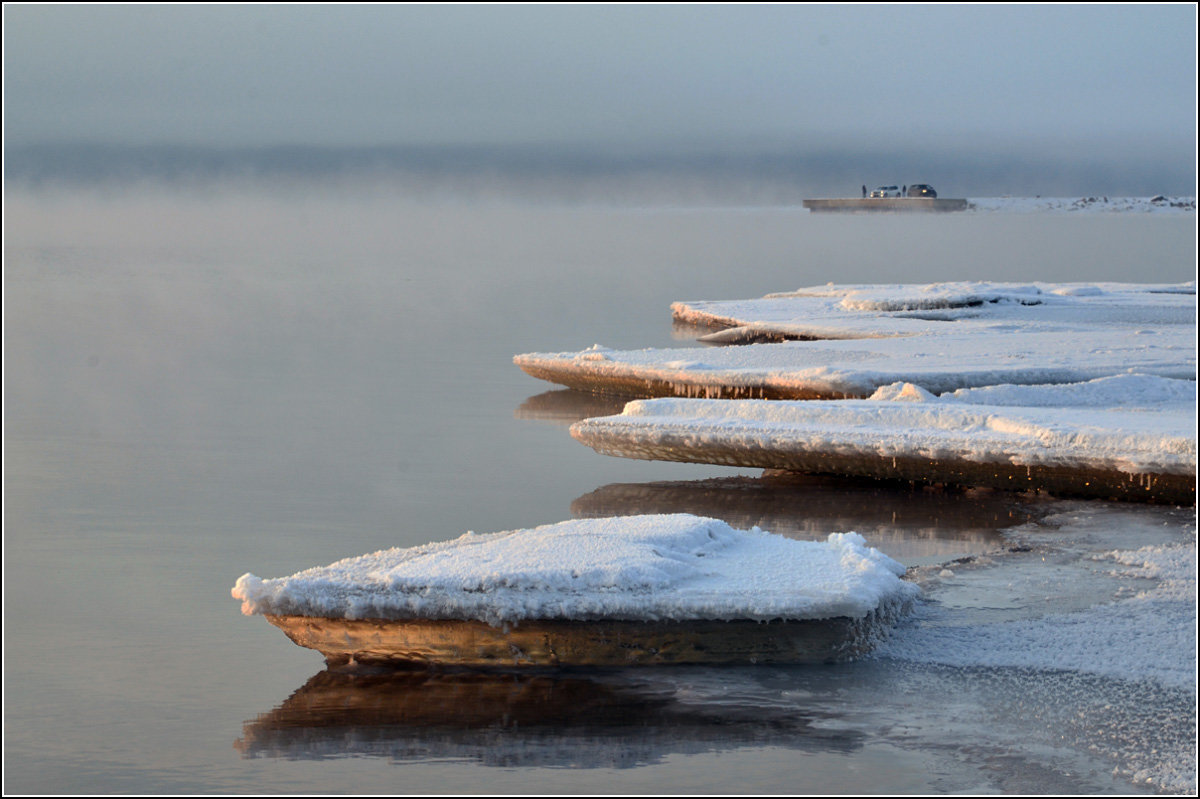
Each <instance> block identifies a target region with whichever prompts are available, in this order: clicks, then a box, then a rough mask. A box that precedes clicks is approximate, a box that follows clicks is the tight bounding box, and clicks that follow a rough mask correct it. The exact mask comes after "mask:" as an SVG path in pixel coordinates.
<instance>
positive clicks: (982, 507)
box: [571, 472, 1038, 565]
mask: <svg viewBox="0 0 1200 799" xmlns="http://www.w3.org/2000/svg"><path fill="white" fill-rule="evenodd" d="M1037 507H1038V503H1037V501H1036V500H1035V499H1033V498H1030V497H1023V496H1020V495H1014V494H1009V493H1006V492H1000V491H988V490H981V489H970V490H950V489H946V490H941V489H932V488H921V487H910V486H907V485H905V484H902V483H894V482H885V481H878V480H860V479H853V478H839V477H824V476H815V475H801V474H791V473H787V472H766V473H764V474H763V476H762V477H758V478H754V477H729V478H719V479H711V480H696V481H689V482H658V483H615V484H612V485H607V486H604V487H602V488H599V489H597V490H595V491H593V492H591V493H590V494H585V495H584V496H582V497H579V498H577V499H576V500H575V501H574V502H572V503H571V513H572V514H573V515H575V516H576V517H595V516H628V515H636V514H643V513H693V514H696V515H698V516H711V517H714V518H717V519H721V520H722V521H725V522H727V523H729V524H730V525H732V526H734V527H739V528H743V529H748V528H750V527H753V526H758V527H761V528H763V529H764V530H770V531H771V532H773V533H779V534H781V535H785V536H788V537H790V538H798V539H805V540H818V539H824V538H825V537H827V536H828V535H829V533H831V532H844V531H848V530H854V531H856V532H858V533H861V534H862V535H863V536H864V537H865V538H866V539H867V540H868V541H869V542H870V543H871V545H872V546H876V547H879V548H880V549H881V550H883V551H884V552H886V553H887V554H888V555H890V556H891V557H893V558H896V559H897V560H899V561H901V562H902V563H905V564H906V565H919V564H925V563H927V562H928V561H931V560H933V561H937V560H943V559H947V558H953V557H961V556H964V555H969V554H975V553H979V552H986V551H990V550H994V549H996V548H997V547H1000V546H1002V545H1003V541H1004V540H1003V537H1002V535H1001V532H1000V531H1001V530H1003V529H1005V528H1009V527H1013V526H1015V525H1018V524H1024V523H1026V522H1029V521H1031V520H1033V519H1034V518H1035V517H1036V516H1037V513H1038V512H1037Z"/></svg>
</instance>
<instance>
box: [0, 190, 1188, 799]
mask: <svg viewBox="0 0 1200 799" xmlns="http://www.w3.org/2000/svg"><path fill="white" fill-rule="evenodd" d="M6 216H7V219H6V230H5V274H4V317H5V323H4V325H5V351H4V356H5V357H4V378H5V379H4V384H5V419H4V424H5V431H4V447H5V452H4V456H5V466H4V473H5V474H4V490H5V509H4V513H5V519H4V522H5V558H4V561H5V580H4V584H5V588H4V592H5V682H6V685H5V687H6V697H5V785H6V789H7V790H9V791H12V792H15V793H76V792H102V793H111V792H133V793H183V792H238V793H244V792H252V793H263V792H266V793H275V792H287V793H295V792H304V793H308V792H321V791H325V792H360V791H361V792H368V791H380V792H382V791H388V792H394V791H396V790H400V789H402V790H403V791H404V792H406V793H422V792H438V793H441V792H463V793H480V792H483V793H488V792H520V793H544V792H563V793H567V792H579V791H589V792H654V793H661V792H679V793H687V792H713V791H715V792H782V793H793V792H812V793H819V792H865V793H897V792H924V791H952V790H958V791H971V790H1007V791H1036V792H1105V791H1110V792H1118V793H1120V792H1128V791H1130V790H1135V789H1138V790H1151V789H1152V788H1153V785H1151V786H1149V787H1147V786H1146V785H1145V784H1144V783H1139V784H1137V785H1135V784H1134V783H1133V782H1131V781H1130V779H1131V777H1129V776H1128V775H1126V774H1125V773H1124V772H1122V771H1121V769H1122V768H1123V763H1128V762H1133V761H1134V760H1135V759H1136V758H1134V757H1133V756H1132V755H1129V754H1128V753H1127V752H1126V754H1124V755H1122V754H1120V753H1119V752H1118V753H1117V754H1112V753H1111V752H1110V751H1109V750H1101V751H1099V752H1097V751H1093V750H1092V749H1089V746H1090V745H1091V744H1092V743H1094V741H1093V739H1092V738H1091V737H1089V736H1091V735H1093V733H1095V730H1094V729H1092V728H1089V727H1087V726H1086V725H1084V726H1083V727H1079V729H1078V730H1076V732H1073V733H1071V734H1072V735H1074V736H1075V737H1074V738H1071V739H1070V740H1068V741H1066V742H1064V741H1063V740H1062V739H1056V740H1051V739H1050V738H1049V737H1047V736H1046V735H1045V734H1044V730H1045V729H1048V728H1049V727H1050V726H1053V725H1059V724H1062V723H1066V722H1067V721H1070V720H1071V719H1073V718H1078V717H1079V716H1078V714H1079V713H1080V712H1084V711H1087V710H1088V709H1089V708H1092V707H1093V704H1094V703H1095V702H1096V701H1098V700H1097V699H1096V697H1100V698H1104V697H1106V696H1108V697H1110V698H1111V696H1116V695H1120V696H1125V695H1127V694H1123V693H1121V692H1122V691H1124V690H1126V688H1123V687H1122V685H1124V684H1116V683H1114V681H1113V680H1112V679H1111V678H1107V677H1102V676H1096V675H1088V674H1078V675H1067V676H1061V677H1060V676H1055V675H1052V674H1039V675H1036V677H1035V678H1033V679H1030V678H1029V677H1028V675H1024V674H1021V673H1018V672H1015V671H1013V670H1011V669H1004V668H993V667H983V666H980V667H978V668H975V669H970V668H962V667H947V666H930V665H923V664H919V663H918V664H913V663H910V662H905V661H897V660H874V661H865V662H861V663H856V664H846V665H842V666H831V667H812V668H795V669H788V668H783V669H776V668H772V669H733V670H705V669H681V670H667V671H663V672H633V673H626V672H620V673H616V674H612V673H606V674H587V673H584V674H570V675H558V676H555V675H537V676H527V675H526V676H522V675H490V676H486V677H480V676H478V675H476V676H471V675H435V676H432V677H431V676H430V675H422V674H418V675H412V674H401V675H346V674H339V673H328V672H325V671H324V668H323V663H322V661H321V659H320V657H319V656H318V655H316V654H315V653H313V652H310V651H308V650H302V649H300V648H298V647H296V646H294V645H293V644H291V643H290V642H289V641H287V640H286V639H285V638H283V636H281V635H279V634H278V632H277V631H276V630H275V629H274V628H272V627H270V626H269V625H267V624H266V623H265V622H264V621H263V620H261V619H257V618H244V617H242V616H241V615H240V614H239V612H238V603H237V602H236V601H234V600H233V599H231V598H230V596H229V589H230V587H231V586H232V585H233V583H234V581H235V580H236V579H237V577H238V576H239V575H241V574H242V573H244V572H248V571H249V572H254V573H256V574H260V575H263V576H268V577H269V576H284V575H287V574H291V573H293V572H295V571H298V570H300V569H304V568H307V567H309V566H315V565H323V564H326V563H329V562H331V561H334V560H337V559H340V558H343V557H348V556H353V555H359V554H362V553H366V552H370V551H374V550H377V549H381V548H385V547H391V546H412V545H416V544H421V543H426V542H429V541H435V540H445V539H449V538H453V537H456V536H458V535H460V534H461V533H463V532H465V531H467V530H475V531H477V532H490V531H498V530H506V529H515V528H521V527H529V526H534V525H538V524H545V523H551V522H556V521H561V520H563V519H567V518H571V517H573V516H590V515H599V514H603V515H620V514H628V513H647V512H655V513H657V512H677V511H685V510H690V511H692V512H700V513H703V514H709V515H714V516H720V517H722V518H727V519H728V520H729V521H731V522H733V523H735V524H736V525H738V526H750V525H755V524H757V525H760V526H763V527H765V528H767V529H778V530H779V531H780V532H783V533H785V534H788V535H793V536H797V537H805V538H818V537H823V535H824V534H827V533H828V532H833V531H839V530H849V529H855V530H859V531H860V532H863V533H864V535H866V536H867V538H868V540H869V541H871V542H872V543H873V544H874V545H876V546H879V547H880V548H881V549H883V550H884V551H887V552H889V553H890V554H893V556H895V557H897V558H899V559H901V560H902V561H904V562H906V563H908V564H910V565H914V566H921V567H930V566H931V565H934V564H941V563H943V562H947V561H951V560H954V559H957V558H964V557H973V556H978V555H981V554H984V553H1001V554H1002V553H1004V552H1007V551H1008V550H1009V549H1010V548H1011V547H1012V540H1011V539H1010V538H1008V537H1007V533H1006V531H1008V530H1012V529H1024V528H1023V527H1022V526H1025V527H1027V526H1028V525H1031V524H1036V521H1037V519H1039V518H1041V517H1042V516H1043V515H1044V514H1045V513H1047V502H1046V501H1045V500H1043V499H1038V498H1031V497H1017V496H1008V495H995V494H990V493H980V492H970V491H966V492H961V491H941V492H937V491H929V490H925V489H921V488H914V487H910V486H907V485H900V486H889V485H881V484H864V483H861V482H853V481H838V480H833V479H827V478H822V479H813V478H788V477H781V476H771V475H768V476H763V475H762V474H761V473H760V472H757V471H754V470H736V469H731V468H725V467H715V466H714V467H706V466H700V465H688V464H670V463H650V462H640V461H628V460H622V459H615V458H606V457H603V456H600V455H597V454H596V453H594V452H593V451H591V450H590V449H588V448H586V447H583V446H581V445H580V444H578V443H576V442H575V441H573V440H572V439H571V438H570V436H569V435H568V434H567V432H566V428H565V424H564V423H565V422H569V421H571V420H573V418H579V415H580V414H581V415H590V414H595V413H610V412H613V411H612V410H603V409H604V408H607V407H609V406H608V405H607V404H606V402H605V401H602V400H596V399H595V398H590V399H583V400H581V399H580V398H578V397H574V398H567V399H565V400H564V399H563V398H562V397H560V396H557V395H555V389H554V388H553V387H551V386H549V385H548V384H544V383H539V382H538V381H536V380H533V379H532V378H529V377H527V376H526V375H524V374H523V373H522V372H520V370H518V369H517V368H516V367H514V366H513V365H512V363H511V357H512V355H514V354H516V353H520V352H526V351H537V350H541V351H546V350H551V351H559V350H578V349H583V348H585V347H588V346H590V345H592V344H594V343H601V344H604V345H605V346H610V347H618V348H636V347H647V346H680V344H681V339H680V338H678V336H679V335H680V334H679V333H678V332H676V331H673V329H672V325H671V320H670V314H669V304H670V302H672V301H674V300H695V299H732V298H739V297H756V296H761V295H763V294H765V293H768V292H772V291H785V290H791V289H795V288H799V287H801V286H805V285H813V284H820V283H826V282H838V283H849V282H929V281H937V280H969V279H986V280H1013V281H1033V280H1045V281H1059V280H1062V281H1068V280H1069V281H1089V280H1137V281H1180V280H1188V279H1192V277H1193V274H1192V269H1193V267H1194V263H1195V256H1196V252H1195V240H1194V235H1193V234H1194V219H1191V218H1181V219H1169V218H1158V217H1155V216H1152V215H1145V216H1140V215H1132V214H1127V215H1112V216H1107V217H1100V216H1092V217H1073V216H1069V215H1059V216H1053V215H1015V214H1014V215H1004V214H992V215H987V216H978V215H967V214H963V215H944V216H938V217H937V218H933V217H930V218H921V217H911V216H905V217H904V218H898V217H897V218H892V217H829V216H824V217H815V218H814V217H810V216H808V215H806V214H805V213H804V212H803V211H801V210H800V209H797V208H774V209H648V208H613V207H582V206H577V207H567V208H562V207H538V206H534V205H502V204H484V203H474V204H471V203H462V202H457V201H444V202H424V203H417V202H412V201H408V200H404V199H402V198H398V197H395V196H390V195H388V194H386V193H380V192H377V193H355V192H345V191H340V190H334V189H330V191H329V192H327V193H321V194H316V193H311V192H301V193H291V194H289V193H286V192H274V191H268V190H253V191H243V190H232V189H231V190H221V189H211V188H210V189H207V190H204V191H200V190H195V191H189V190H184V189H170V190H164V189H156V188H146V189H136V190H133V189H131V190H119V191H112V192H104V191H94V192H92V191H88V192H80V193H68V192H60V193H54V194H43V195H33V194H28V193H24V192H10V193H9V196H8V197H7V198H6ZM1049 504H1050V506H1052V507H1056V506H1055V504H1054V503H1049ZM1101 504H1103V503H1101ZM1131 512H1133V513H1136V514H1157V513H1162V512H1163V511H1161V509H1135V510H1133V511H1131ZM1147 518H1149V517H1147ZM1153 519H1154V521H1155V523H1156V524H1157V523H1158V522H1159V521H1160V518H1159V516H1154V517H1153ZM1190 520H1191V516H1190V514H1188V513H1183V514H1177V515H1175V516H1170V515H1168V516H1165V517H1162V519H1161V521H1162V522H1163V525H1161V526H1165V527H1166V528H1167V529H1168V530H1169V531H1171V533H1172V535H1173V536H1174V538H1172V540H1176V539H1178V540H1183V541H1186V540H1188V536H1189V535H1190V536H1193V538H1192V539H1191V540H1193V541H1194V528H1191V527H1189V525H1190ZM999 562H1001V563H1004V562H1005V561H1003V558H1001V559H1000V561H999ZM934 568H937V567H936V566H934ZM1021 568H1026V567H1025V566H1022V567H1021ZM984 571H986V570H984ZM990 573H993V574H994V573H995V572H994V571H993V572H990ZM1087 574H1088V573H1087V572H1086V570H1084V571H1077V572H1071V575H1072V576H1071V578H1070V580H1069V581H1068V583H1067V586H1066V588H1065V589H1064V591H1063V592H1062V593H1061V594H1060V596H1059V598H1058V599H1057V600H1056V601H1058V602H1061V603H1062V605H1063V606H1064V607H1068V606H1071V605H1072V600H1071V599H1070V597H1071V596H1075V595H1081V596H1084V597H1085V599H1084V600H1083V601H1082V604H1084V605H1087V604H1089V603H1094V602H1097V601H1105V600H1107V599H1109V598H1111V596H1112V592H1113V588H1112V586H1111V585H1110V584H1109V583H1106V582H1103V581H1101V582H1100V583H1099V584H1098V585H1100V587H1099V588H1097V587H1096V586H1095V585H1093V584H1091V583H1087V581H1088V578H1087ZM1000 582H1003V580H1000ZM1085 583H1087V585H1085ZM1072 585H1077V586H1078V590H1077V591H1075V590H1073V589H1072ZM1089 586H1090V587H1089ZM980 596H984V597H990V598H991V599H989V600H988V601H992V600H995V601H997V602H999V601H1000V598H1001V597H1002V596H1003V592H1002V591H995V590H990V589H989V590H985V591H983V593H982V594H981V595H980ZM935 597H936V594H935ZM984 604H986V602H984ZM1076 604H1079V603H1078V602H1077V603H1076ZM1193 657H1194V655H1193ZM1063 681H1066V682H1063ZM1067 683H1069V684H1070V685H1073V686H1074V687H1075V688H1076V689H1077V690H1071V691H1066V690H1059V689H1063V688H1064V686H1065V685H1067ZM1031 685H1032V686H1035V687H1036V690H1037V691H1040V692H1042V693H1041V694H1038V695H1044V697H1045V698H1046V700H1047V701H1046V704H1044V705H1039V708H1038V711H1037V714H1034V715H1032V716H1031V715H1029V713H1028V703H1029V702H1031V701H1033V700H1032V699H1031V696H1030V694H1029V690H1033V689H1029V686H1031ZM1128 690H1129V691H1133V692H1134V694H1136V693H1137V692H1138V691H1141V692H1143V693H1145V694H1146V695H1147V696H1149V697H1150V699H1149V700H1147V701H1148V702H1149V704H1147V705H1146V707H1149V708H1157V709H1159V710H1164V709H1165V710H1174V709H1176V708H1177V707H1179V706H1180V705H1181V703H1182V704H1183V705H1186V704H1187V692H1184V693H1183V694H1179V693H1178V692H1177V691H1176V692H1174V693H1172V691H1170V690H1167V689H1158V688H1154V687H1153V686H1150V687H1147V686H1146V685H1143V684H1141V683H1135V684H1133V685H1132V687H1130V688H1128ZM1156 691H1157V693H1155V692H1156ZM1127 693H1128V692H1127ZM947 697H953V701H951V702H947V701H946V698H947ZM1181 697H1182V698H1181ZM1192 700H1193V701H1194V694H1192ZM1104 704H1108V705H1111V704H1112V702H1111V701H1109V702H1106V703H1102V704H1101V705H1099V706H1098V707H1099V708H1100V710H1103V707H1104ZM1106 712H1111V711H1106ZM1072 723H1073V722H1072ZM1154 723H1155V722H1153V720H1152V719H1150V718H1148V717H1142V716H1138V717H1137V718H1135V719H1132V720H1130V719H1118V720H1117V721H1114V722H1112V725H1110V726H1113V725H1115V727H1114V728H1119V729H1125V730H1127V732H1128V730H1131V729H1132V730H1135V731H1144V730H1147V729H1149V730H1151V732H1155V730H1156V728H1155V727H1154ZM1179 723H1182V724H1184V732H1183V733H1180V732H1179V730H1177V729H1174V728H1172V730H1171V731H1170V734H1171V735H1174V736H1176V737H1178V736H1179V735H1180V734H1183V735H1184V737H1185V738H1186V731H1187V719H1186V717H1185V718H1184V720H1183V721H1182V722H1179ZM1192 723H1193V725H1194V714H1193V715H1192ZM1097 724H1099V722H1097ZM1121 725H1124V726H1121ZM1139 725H1140V726H1139ZM1076 726H1077V727H1078V725H1076ZM1072 729H1075V728H1072ZM1105 729H1108V728H1105ZM1096 734H1098V733H1096ZM1138 734H1139V735H1140V734H1141V733H1140V732H1139V733H1138ZM1126 737H1127V739H1128V740H1133V739H1134V738H1135V737H1136V736H1134V734H1133V733H1128V734H1127V736H1126ZM1139 740H1140V739H1139ZM1192 740H1193V743H1194V737H1193V739H1192ZM964 742H967V743H964ZM1110 749H1111V747H1110ZM1121 751H1124V750H1121ZM1139 762H1140V761H1139ZM1193 768H1194V766H1193ZM1114 769H1116V770H1117V771H1116V773H1115V774H1114V771H1113V770H1114ZM1193 774H1194V771H1193ZM1193 780H1194V776H1193ZM401 786H402V788H401Z"/></svg>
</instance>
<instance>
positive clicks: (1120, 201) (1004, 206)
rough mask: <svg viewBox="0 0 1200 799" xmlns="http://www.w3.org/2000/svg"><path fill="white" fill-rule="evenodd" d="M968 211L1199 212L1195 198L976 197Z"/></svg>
mask: <svg viewBox="0 0 1200 799" xmlns="http://www.w3.org/2000/svg"><path fill="white" fill-rule="evenodd" d="M967 209H968V210H969V211H982V212H988V211H1008V212H1015V213H1026V214H1034V213H1046V212H1056V211H1057V212H1064V211H1065V212H1071V213H1076V214H1086V213H1093V214H1095V213H1101V214H1103V213H1121V212H1134V213H1145V214H1186V213H1193V214H1194V213H1195V212H1196V198H1195V197H1166V196H1163V195H1161V194H1160V195H1157V196H1155V197H1104V196H1100V197H976V198H973V199H971V200H968V205H967Z"/></svg>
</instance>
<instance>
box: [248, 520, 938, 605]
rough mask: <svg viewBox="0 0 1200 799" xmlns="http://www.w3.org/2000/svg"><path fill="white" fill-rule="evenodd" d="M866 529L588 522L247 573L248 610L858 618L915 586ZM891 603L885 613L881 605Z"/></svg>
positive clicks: (899, 599) (906, 596) (908, 594)
mask: <svg viewBox="0 0 1200 799" xmlns="http://www.w3.org/2000/svg"><path fill="white" fill-rule="evenodd" d="M904 571H905V569H904V566H902V565H901V564H899V563H897V562H896V561H894V560H892V559H891V558H889V557H887V556H886V555H883V554H882V553H880V552H879V551H878V550H876V549H874V548H871V547H868V546H867V545H866V542H865V541H864V540H863V538H862V537H861V536H860V535H858V534H857V533H833V534H831V535H830V536H829V539H828V541H824V542H814V541H796V540H792V539H788V538H784V537H782V536H778V535H773V534H771V533H767V532H764V531H762V530H759V529H758V528H757V527H756V528H752V529H750V530H736V529H734V528H732V527H730V526H729V525H727V524H726V523H724V522H721V521H718V520H716V519H708V518H701V517H698V516H692V515H688V514H673V515H654V516H633V517H619V518H601V519H579V520H574V521H566V522H561V523H558V524H551V525H546V526H542V527H536V528H533V529H527V530H513V531H509V532H502V533H491V534H486V535H477V534H475V533H467V534H466V535H463V536H462V537H460V538H457V539H455V540H453V541H447V542H442V543H432V544H425V545H422V546H418V547H412V548H408V549H389V550H384V551H380V552H376V553H373V554H370V555H363V556H361V557H357V558H349V559H347V560H342V561H338V562H337V563H334V564H331V565H329V566H325V567H321V568H314V569H308V570H306V571H303V572H300V573H298V574H295V575H292V576H291V577H285V578H281V579H272V580H263V579H260V578H258V577H256V576H254V575H252V574H246V575H243V576H242V577H241V578H239V579H238V581H237V585H236V586H235V587H234V588H233V591H232V594H233V597H234V598H235V599H240V600H242V612H243V613H245V614H247V615H250V614H254V613H267V614H274V615H305V616H321V617H329V618H349V619H355V618H384V619H413V618H422V619H476V620H480V621H486V622H489V623H491V624H502V623H505V622H514V621H519V620H522V619H580V620H588V619H599V618H607V619H622V620H635V621H656V620H687V619H693V620H696V619H706V620H732V619H754V620H764V621H765V620H770V619H780V618H782V619H823V618H834V617H839V616H846V617H851V618H861V617H863V616H865V615H867V614H868V613H870V612H871V611H874V610H877V609H881V608H883V609H885V610H889V609H894V608H895V607H897V606H899V605H901V604H903V603H905V602H907V601H908V600H910V599H911V598H912V597H913V596H914V595H915V594H916V592H917V589H916V588H915V587H914V586H913V585H911V584H910V583H906V582H904V581H903V580H901V579H900V578H901V576H902V575H903V574H904ZM884 606H886V607H884Z"/></svg>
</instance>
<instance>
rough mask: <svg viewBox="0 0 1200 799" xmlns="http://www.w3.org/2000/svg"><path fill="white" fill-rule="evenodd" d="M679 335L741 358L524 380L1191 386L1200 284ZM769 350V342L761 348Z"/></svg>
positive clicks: (546, 371)
mask: <svg viewBox="0 0 1200 799" xmlns="http://www.w3.org/2000/svg"><path fill="white" fill-rule="evenodd" d="M672 312H673V314H674V317H675V319H676V321H677V322H681V323H685V324H691V325H702V326H707V327H712V328H723V329H721V330H720V331H719V332H716V333H713V334H711V335H709V336H706V337H704V339H703V340H706V341H709V342H710V343H717V344H744V345H745V346H738V347H713V348H705V349H697V348H695V347H691V348H669V349H645V350H623V351H622V350H610V349H607V348H604V347H602V346H600V345H596V346H594V347H592V348H591V349H587V350H583V351H581V352H560V353H526V354H523V355H517V356H516V357H515V358H514V359H513V360H514V362H515V363H516V364H517V365H518V366H519V367H520V368H521V369H523V370H524V371H525V372H527V373H528V374H530V375H533V376H534V377H538V378H541V379H544V380H548V381H551V382H554V383H559V384H561V385H565V386H569V387H571V388H576V389H583V390H588V391H596V392H602V393H614V394H624V395H627V396H633V397H655V396H685V397H704V398H708V399H848V398H858V399H861V398H865V397H868V396H870V395H871V394H872V393H873V392H874V391H875V390H876V389H878V388H880V387H882V386H886V385H890V384H892V383H896V382H910V383H914V384H917V385H919V386H920V387H922V388H924V389H925V390H926V391H930V392H933V393H935V394H942V393H945V392H948V391H954V390H956V389H962V388H975V387H980V386H989V385H996V384H1005V383H1013V384H1045V383H1074V382H1082V381H1087V380H1094V379H1096V378H1100V377H1108V376H1111V375H1118V374H1133V373H1140V374H1149V375H1158V376H1161V377H1171V378H1179V379H1190V380H1194V379H1195V377H1196V296H1195V284H1194V283H1184V284H1162V285H1158V284H1154V285H1139V284H1118V283H1095V284H1080V283H1062V284H1048V283H1038V284H1029V285H1023V284H1010V283H938V284H931V285H924V286H918V285H911V286H910V285H892V286H868V285H846V286H839V285H829V286H821V287H814V288H808V289H800V290H798V291H795V292H790V293H788V294H777V295H769V296H767V297H764V298H762V299H758V300H737V301H720V302H684V303H675V305H673V306H672ZM763 342H771V343H763Z"/></svg>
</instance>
